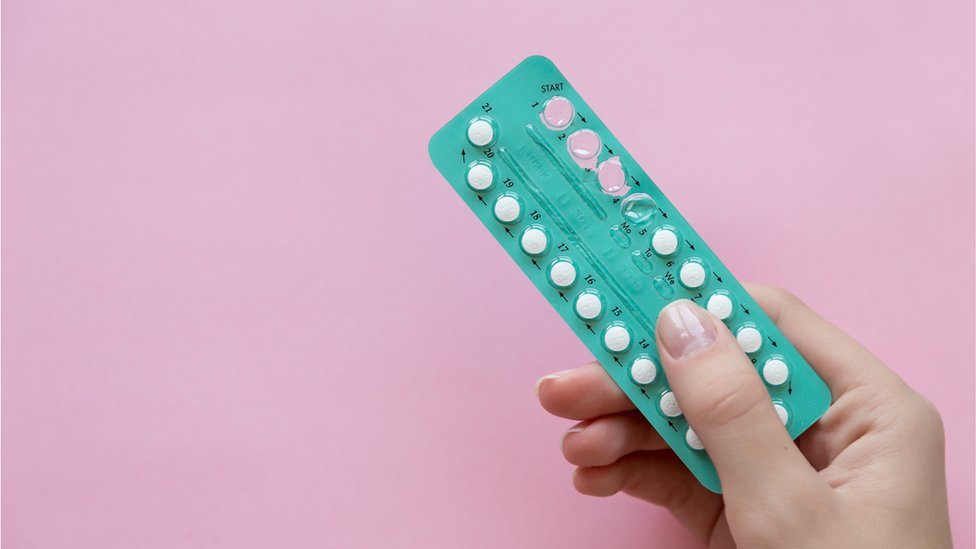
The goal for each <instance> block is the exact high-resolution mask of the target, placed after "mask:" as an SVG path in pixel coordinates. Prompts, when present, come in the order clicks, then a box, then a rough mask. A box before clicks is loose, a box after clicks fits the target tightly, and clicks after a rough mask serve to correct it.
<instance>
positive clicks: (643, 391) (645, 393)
mask: <svg viewBox="0 0 976 549" xmlns="http://www.w3.org/2000/svg"><path fill="white" fill-rule="evenodd" d="M641 392H642V393H644V397H645V398H647V400H651V397H649V396H647V391H645V390H644V389H643V388H641Z"/></svg>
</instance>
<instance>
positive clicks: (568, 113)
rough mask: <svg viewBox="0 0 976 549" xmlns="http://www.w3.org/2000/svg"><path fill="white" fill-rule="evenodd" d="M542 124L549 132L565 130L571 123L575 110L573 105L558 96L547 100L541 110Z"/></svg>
mask: <svg viewBox="0 0 976 549" xmlns="http://www.w3.org/2000/svg"><path fill="white" fill-rule="evenodd" d="M539 116H540V117H541V118H542V123H543V124H544V125H545V126H546V127H547V128H549V129H550V130H565V129H566V128H568V127H569V125H570V124H571V123H572V122H573V117H574V116H576V109H575V108H574V107H573V104H572V103H571V102H570V101H569V99H566V98H565V97H561V96H559V95H557V96H555V97H551V98H549V100H548V101H546V106H545V107H544V108H543V109H542V114H540V115H539Z"/></svg>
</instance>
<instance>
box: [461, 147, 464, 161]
mask: <svg viewBox="0 0 976 549" xmlns="http://www.w3.org/2000/svg"><path fill="white" fill-rule="evenodd" d="M461 162H464V149H461Z"/></svg>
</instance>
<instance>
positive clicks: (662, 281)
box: [651, 275, 674, 300]
mask: <svg viewBox="0 0 976 549" xmlns="http://www.w3.org/2000/svg"><path fill="white" fill-rule="evenodd" d="M651 285H652V286H654V289H655V290H657V293H658V294H660V295H661V297H663V298H664V299H668V300H670V299H671V298H672V297H674V286H672V285H671V284H670V283H669V282H668V281H667V279H666V278H664V277H663V276H661V275H657V276H655V277H654V280H652V281H651Z"/></svg>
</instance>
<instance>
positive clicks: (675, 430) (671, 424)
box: [668, 419, 678, 433]
mask: <svg viewBox="0 0 976 549" xmlns="http://www.w3.org/2000/svg"><path fill="white" fill-rule="evenodd" d="M668 427H670V428H672V429H674V432H675V433H677V432H678V428H677V427H675V426H674V423H671V420H670V419H669V420H668Z"/></svg>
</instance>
